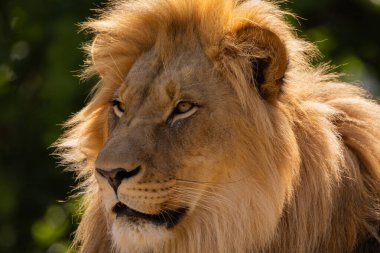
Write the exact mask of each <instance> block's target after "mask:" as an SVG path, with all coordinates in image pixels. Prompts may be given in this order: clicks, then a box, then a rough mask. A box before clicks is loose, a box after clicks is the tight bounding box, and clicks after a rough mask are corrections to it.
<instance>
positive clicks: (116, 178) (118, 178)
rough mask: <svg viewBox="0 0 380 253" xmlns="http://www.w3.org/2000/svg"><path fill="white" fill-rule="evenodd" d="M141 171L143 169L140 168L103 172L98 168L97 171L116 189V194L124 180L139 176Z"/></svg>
mask: <svg viewBox="0 0 380 253" xmlns="http://www.w3.org/2000/svg"><path fill="white" fill-rule="evenodd" d="M140 170H141V167H140V166H138V167H137V168H135V169H133V170H131V171H127V170H126V169H123V168H117V169H113V170H103V169H99V168H96V171H97V172H98V173H99V174H100V175H101V176H102V177H104V178H106V179H107V181H108V183H109V184H110V185H111V187H112V188H113V189H114V191H115V193H116V192H117V188H118V187H119V185H120V184H121V182H122V181H123V179H128V178H131V177H133V176H135V175H137V174H138V173H139V172H140Z"/></svg>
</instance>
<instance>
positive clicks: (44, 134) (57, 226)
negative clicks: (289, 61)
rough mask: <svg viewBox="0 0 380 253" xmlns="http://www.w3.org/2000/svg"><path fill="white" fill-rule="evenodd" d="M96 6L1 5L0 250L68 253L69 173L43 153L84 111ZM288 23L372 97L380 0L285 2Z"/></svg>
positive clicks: (17, 1) (378, 69)
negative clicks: (84, 66) (85, 28)
mask: <svg viewBox="0 0 380 253" xmlns="http://www.w3.org/2000/svg"><path fill="white" fill-rule="evenodd" d="M102 6H104V1H100V0H96V1H95V0H92V1H90V0H80V1H78V0H65V1H63V0H1V1H0V252H4V253H5V252H17V253H18V252H33V253H38V252H48V253H60V252H66V251H67V247H68V245H69V242H70V239H71V238H72V232H73V231H74V229H75V226H76V223H77V220H78V219H77V218H76V217H75V215H74V214H75V211H74V210H75V205H76V203H75V201H72V200H70V201H67V198H68V196H69V195H70V194H69V193H70V192H71V191H72V188H73V186H74V185H75V183H74V180H73V178H72V176H73V175H72V174H71V173H68V172H62V168H57V165H56V164H57V161H55V160H54V158H53V157H51V156H50V155H49V154H50V153H51V152H52V150H51V149H49V146H50V145H51V144H52V142H54V141H55V140H56V139H57V137H58V136H59V135H60V134H61V133H62V130H61V126H60V124H61V123H62V122H64V121H65V120H66V119H67V118H68V117H69V116H70V115H71V114H72V113H73V112H76V111H78V110H79V109H80V108H81V107H82V106H83V105H84V101H85V99H86V96H87V94H88V92H89V91H90V89H91V86H92V85H93V84H94V82H95V81H94V80H92V81H87V82H83V83H80V82H79V79H78V78H77V77H75V75H76V74H77V73H78V70H80V65H81V63H82V61H83V53H82V51H81V50H80V47H81V44H82V43H83V42H84V41H86V40H88V39H89V38H88V37H87V38H86V35H85V34H83V33H81V34H78V33H77V30H78V26H77V24H78V23H79V22H82V21H84V20H85V19H86V17H89V16H90V15H93V14H94V13H95V12H94V11H91V9H95V8H98V7H102ZM283 6H284V7H285V8H287V9H290V10H292V11H293V12H295V13H297V14H298V16H300V17H302V19H299V23H297V22H295V21H293V23H294V24H295V25H296V26H297V28H298V29H299V31H300V32H299V33H300V35H301V36H303V37H305V38H307V39H309V40H311V41H313V42H316V43H317V45H318V47H319V48H320V50H321V51H322V53H323V55H324V56H325V57H324V59H323V61H331V63H332V64H334V65H336V66H338V68H337V71H339V72H345V73H347V75H346V76H345V77H344V78H345V79H346V80H348V81H357V80H361V81H362V83H363V85H364V87H365V88H366V89H367V90H369V91H370V92H371V93H372V94H374V95H380V84H379V80H380V32H379V27H380V0H346V1H341V0H319V1H315V0H293V1H292V2H288V3H285V4H283Z"/></svg>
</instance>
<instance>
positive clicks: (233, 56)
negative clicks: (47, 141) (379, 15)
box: [56, 0, 380, 253]
mask: <svg viewBox="0 0 380 253" xmlns="http://www.w3.org/2000/svg"><path fill="white" fill-rule="evenodd" d="M286 15H287V14H286V13H285V12H283V11H281V10H280V9H279V7H278V6H276V5H275V4H273V3H271V2H268V1H256V0H246V1H241V0H224V1H219V0H218V1H217V0H191V1H187V0H144V1H127V0H120V1H116V3H115V4H113V5H111V6H110V7H109V8H107V9H106V10H105V11H104V12H103V14H101V15H100V16H99V18H98V19H91V20H90V21H89V22H87V23H85V24H84V25H83V28H84V29H87V30H90V31H92V32H93V33H94V35H95V36H94V39H93V41H92V42H91V43H90V44H89V45H87V46H86V47H85V50H86V51H87V53H88V60H87V61H86V62H87V63H88V66H87V67H86V69H85V71H84V73H83V77H91V76H92V75H97V76H98V77H99V78H100V81H99V83H98V85H97V86H96V88H95V92H94V93H93V96H92V98H91V100H90V102H89V103H88V104H87V105H86V106H85V107H84V108H83V109H82V110H81V111H80V112H79V113H77V114H76V115H75V116H74V117H73V118H72V119H71V120H69V121H68V122H67V124H66V127H67V128H66V133H65V135H64V136H63V137H62V138H61V139H60V140H58V142H57V144H56V145H57V154H59V155H60V156H61V157H62V159H63V163H64V164H67V165H68V166H70V168H72V170H73V171H75V173H76V174H77V177H78V180H79V181H80V182H81V184H80V186H79V188H80V189H81V190H82V191H81V192H82V193H83V195H82V196H83V199H82V201H83V210H84V212H83V216H82V217H81V222H80V225H79V227H78V229H77V231H76V234H75V240H74V243H73V247H74V248H75V247H77V248H78V250H79V252H84V253H111V252H113V253H128V252H143V253H145V252H149V253H156V252H157V253H159V252H181V253H195V252H197V253H198V252H200V253H202V252H205V253H206V252H207V253H208V252H218V253H229V252H237V253H244V252H260V253H304V252H310V253H319V252H334V253H335V252H336V253H349V252H352V253H354V252H355V253H359V252H373V253H374V252H379V248H380V242H379V241H380V235H379V232H380V125H379V115H380V106H379V105H378V104H377V103H376V102H374V101H372V100H370V99H368V96H367V95H365V92H364V91H363V90H362V89H361V88H360V87H356V86H353V85H349V84H346V83H343V82H342V81H340V80H339V79H338V78H337V75H335V74H330V73H328V69H327V67H325V65H324V67H315V66H313V65H312V64H311V62H312V60H313V55H315V54H316V49H315V48H314V47H313V45H311V44H310V43H308V42H306V41H304V40H303V39H300V38H299V37H297V35H296V34H295V32H294V29H293V28H292V27H291V26H290V25H289V24H288V23H287V22H286V21H285V20H286Z"/></svg>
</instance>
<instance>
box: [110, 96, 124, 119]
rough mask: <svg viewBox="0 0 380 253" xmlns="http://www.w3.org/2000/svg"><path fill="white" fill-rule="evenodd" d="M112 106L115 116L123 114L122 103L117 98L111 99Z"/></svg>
mask: <svg viewBox="0 0 380 253" xmlns="http://www.w3.org/2000/svg"><path fill="white" fill-rule="evenodd" d="M112 108H113V111H114V112H115V114H116V116H118V117H119V118H120V117H121V116H122V115H123V113H124V111H125V107H124V105H123V104H122V103H121V102H120V101H119V100H116V99H114V100H113V101H112Z"/></svg>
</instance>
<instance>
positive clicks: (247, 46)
mask: <svg viewBox="0 0 380 253" xmlns="http://www.w3.org/2000/svg"><path fill="white" fill-rule="evenodd" d="M227 40H229V41H230V42H229V43H228V44H229V45H230V46H231V45H232V48H230V49H229V50H227V51H229V52H230V53H231V52H232V55H233V57H238V58H239V59H243V61H244V62H245V64H244V65H247V64H248V65H249V68H250V70H251V74H252V76H251V81H252V84H253V85H255V86H256V88H257V90H258V91H259V93H260V94H261V96H262V97H263V98H265V99H267V100H274V99H275V98H276V97H277V96H278V94H279V93H280V91H281V85H282V82H283V78H284V75H285V72H286V69H287V66H288V54H287V50H286V48H285V45H284V43H283V42H282V41H281V39H280V38H279V37H278V36H277V35H276V34H275V33H274V32H272V31H270V30H268V29H267V28H263V27H260V26H258V25H254V24H251V23H245V24H241V25H240V26H238V27H235V28H234V29H233V31H230V33H229V35H228V39H227Z"/></svg>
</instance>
